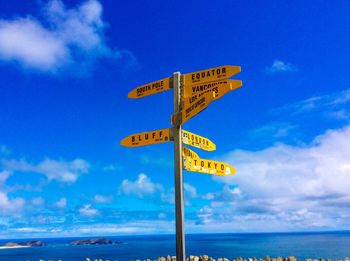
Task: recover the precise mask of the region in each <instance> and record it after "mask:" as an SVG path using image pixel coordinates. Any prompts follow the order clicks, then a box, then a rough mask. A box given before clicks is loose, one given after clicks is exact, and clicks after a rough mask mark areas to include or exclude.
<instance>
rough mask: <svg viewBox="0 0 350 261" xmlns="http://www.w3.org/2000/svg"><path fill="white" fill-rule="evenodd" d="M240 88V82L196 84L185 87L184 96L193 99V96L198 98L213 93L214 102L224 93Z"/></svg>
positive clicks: (227, 81)
mask: <svg viewBox="0 0 350 261" xmlns="http://www.w3.org/2000/svg"><path fill="white" fill-rule="evenodd" d="M239 87H242V81H240V80H220V81H215V82H209V83H203V84H196V85H193V86H186V85H185V91H184V96H185V97H191V98H192V99H195V98H196V97H194V96H199V97H200V95H202V94H204V93H207V92H215V100H217V99H220V98H221V97H222V96H224V95H225V94H226V93H228V92H230V91H233V90H235V89H238V88H239Z"/></svg>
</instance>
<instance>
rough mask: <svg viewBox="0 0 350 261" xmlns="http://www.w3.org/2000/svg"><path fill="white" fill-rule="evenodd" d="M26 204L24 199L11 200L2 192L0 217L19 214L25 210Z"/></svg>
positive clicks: (0, 195)
mask: <svg viewBox="0 0 350 261" xmlns="http://www.w3.org/2000/svg"><path fill="white" fill-rule="evenodd" d="M24 204H25V201H24V199H22V198H14V199H10V198H9V197H8V195H7V194H6V193H4V192H2V191H0V216H6V215H16V214H19V213H21V211H22V210H23V207H24Z"/></svg>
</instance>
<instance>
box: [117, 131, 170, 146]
mask: <svg viewBox="0 0 350 261" xmlns="http://www.w3.org/2000/svg"><path fill="white" fill-rule="evenodd" d="M171 140H172V137H171V136H170V129H162V130H155V131H148V132H141V133H136V134H133V135H130V136H128V137H126V138H124V139H122V140H121V142H120V144H121V145H123V146H125V147H140V146H146V145H152V144H158V143H163V142H168V141H171Z"/></svg>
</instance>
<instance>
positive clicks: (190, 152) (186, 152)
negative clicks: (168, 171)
mask: <svg viewBox="0 0 350 261" xmlns="http://www.w3.org/2000/svg"><path fill="white" fill-rule="evenodd" d="M182 157H190V158H191V159H199V156H198V154H197V153H195V152H194V151H193V150H190V149H189V148H187V147H185V146H183V147H182Z"/></svg>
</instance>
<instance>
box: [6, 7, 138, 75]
mask: <svg viewBox="0 0 350 261" xmlns="http://www.w3.org/2000/svg"><path fill="white" fill-rule="evenodd" d="M43 10H44V12H43V17H44V19H45V20H44V21H39V20H37V19H35V18H33V17H32V16H27V17H25V18H23V17H19V18H15V19H13V20H0V59H1V60H3V61H8V62H13V61H15V62H17V63H19V64H20V65H22V66H24V67H25V68H32V69H35V70H38V71H42V72H56V71H58V70H60V69H62V68H63V67H65V66H69V65H74V64H76V63H79V65H80V66H82V65H84V66H85V65H89V64H90V63H91V62H93V61H94V60H95V59H97V58H103V57H107V58H113V59H118V58H121V57H122V56H123V55H126V56H131V58H133V57H132V54H131V53H130V52H129V51H126V50H125V51H124V50H117V49H111V48H110V47H108V46H107V44H106V40H105V36H104V28H105V27H106V24H105V22H104V21H103V20H102V11H103V8H102V5H101V4H100V2H99V1H97V0H87V1H85V2H83V3H82V4H81V5H79V6H77V7H76V8H71V9H68V8H66V7H65V5H64V4H63V2H62V1H61V0H51V1H49V2H48V3H47V4H46V5H45V6H44V7H43ZM84 66H82V67H84ZM75 71H76V70H75Z"/></svg>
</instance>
